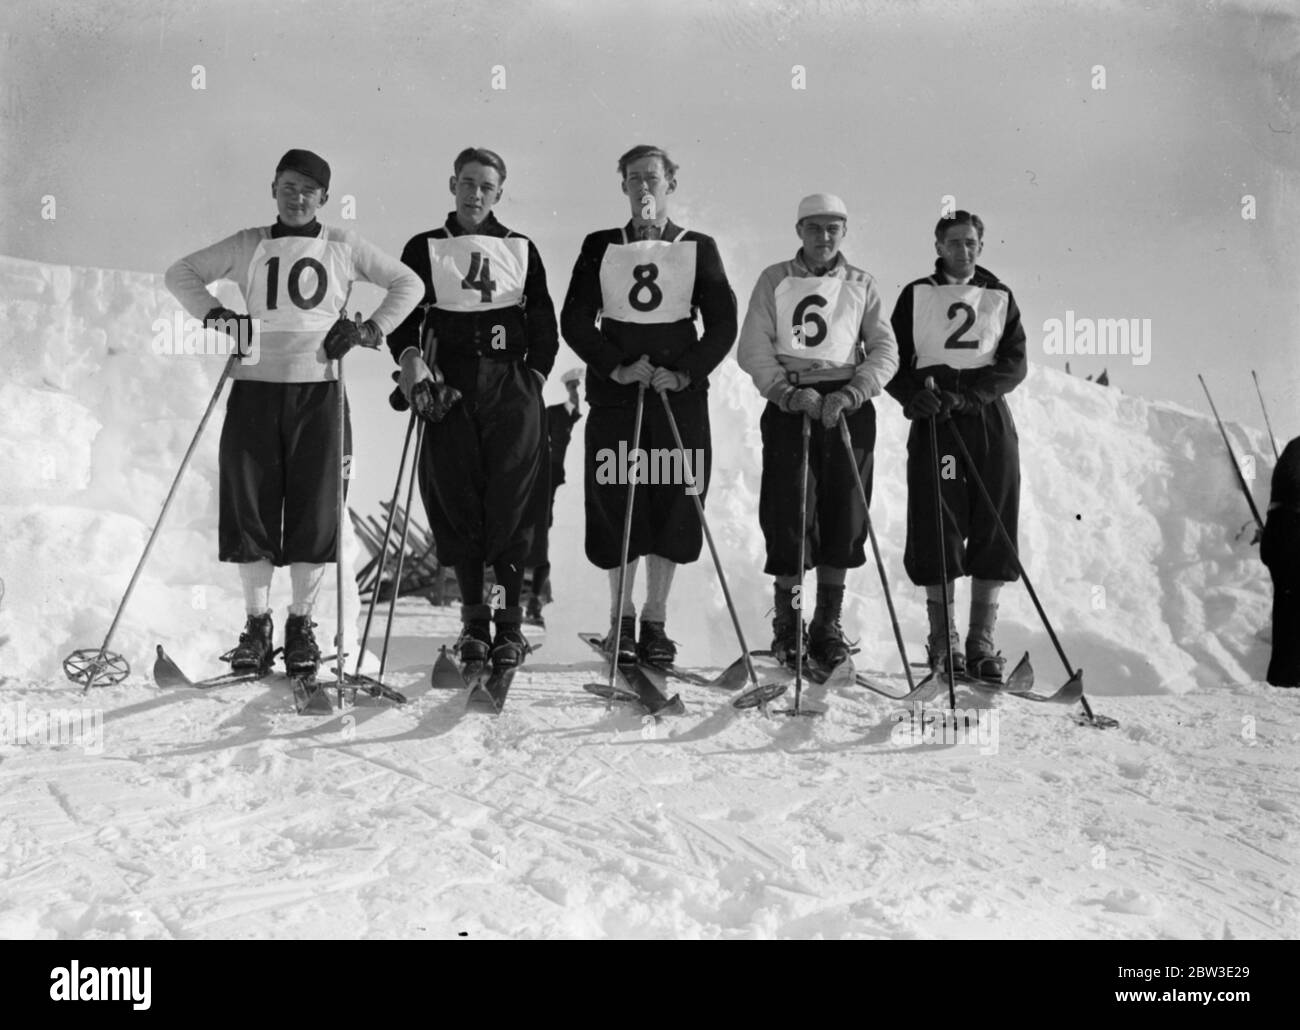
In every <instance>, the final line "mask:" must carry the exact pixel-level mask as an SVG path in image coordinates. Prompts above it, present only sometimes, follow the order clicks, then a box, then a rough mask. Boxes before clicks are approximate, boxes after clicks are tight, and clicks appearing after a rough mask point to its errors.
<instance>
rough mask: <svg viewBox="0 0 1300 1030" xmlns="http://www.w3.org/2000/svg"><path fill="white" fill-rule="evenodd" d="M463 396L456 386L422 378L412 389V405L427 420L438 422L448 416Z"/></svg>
mask: <svg viewBox="0 0 1300 1030" xmlns="http://www.w3.org/2000/svg"><path fill="white" fill-rule="evenodd" d="M460 398H461V392H460V391H459V390H457V389H456V388H455V387H454V386H448V385H447V384H446V383H442V382H436V381H435V380H432V379H421V380H420V381H419V382H418V383H416V384H415V386H414V387H413V388H412V389H411V407H412V408H414V409H415V413H416V414H417V415H418V416H419V417H420V418H422V419H424V420H425V421H426V422H432V423H434V424H437V423H439V422H441V421H442V420H443V419H444V418H446V417H447V413H448V412H449V411H451V409H452V408H453V407H454V406H455V405H456V402H457V401H459V400H460Z"/></svg>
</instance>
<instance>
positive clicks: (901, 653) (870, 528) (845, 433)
mask: <svg viewBox="0 0 1300 1030" xmlns="http://www.w3.org/2000/svg"><path fill="white" fill-rule="evenodd" d="M840 439H841V440H843V441H844V450H845V452H846V453H847V455H848V459H849V468H850V469H852V470H853V482H854V484H855V485H856V486H857V488H858V496H859V497H861V498H862V510H863V511H864V512H866V519H867V537H868V539H870V540H871V553H872V554H874V555H875V557H876V568H877V569H879V570H880V589H881V590H883V591H884V592H885V605H886V607H888V608H889V621H890V622H891V623H892V624H893V626H894V641H895V642H896V643H897V644H898V657H899V658H900V659H901V660H902V662H903V672H904V673H906V674H907V689H908V692H909V693H910V692H911V691H912V690H914V689H915V687H916V684H914V683H913V682H912V666H911V664H910V663H909V662H908V660H907V649H906V648H905V647H904V646H903V631H902V630H901V629H900V628H899V625H898V614H897V612H895V611H894V598H893V596H892V595H891V594H890V592H889V578H888V577H887V576H886V575H885V563H884V561H882V560H881V557H880V544H879V543H877V542H876V527H875V526H874V525H873V524H872V522H871V510H870V508H871V505H869V504H868V503H867V488H866V485H865V484H864V483H863V482H862V473H861V472H860V471H859V470H858V463H857V460H856V459H855V458H854V456H853V438H852V437H851V436H850V435H849V423H848V421H847V420H846V419H845V418H844V415H843V414H841V415H840Z"/></svg>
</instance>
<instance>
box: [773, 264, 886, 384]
mask: <svg viewBox="0 0 1300 1030" xmlns="http://www.w3.org/2000/svg"><path fill="white" fill-rule="evenodd" d="M775 300H776V352H777V354H785V355H787V356H789V357H792V358H803V359H805V360H808V361H815V362H817V364H816V365H814V366H813V367H814V368H837V367H848V366H852V365H856V364H857V363H858V357H857V345H858V338H859V337H860V336H861V334H862V313H863V311H864V310H866V306H867V284H866V283H864V282H850V281H848V280H845V279H839V278H836V277H835V276H829V275H826V276H820V275H819V276H787V277H786V278H785V279H782V280H781V282H780V284H779V285H778V286H777V288H776V295H775Z"/></svg>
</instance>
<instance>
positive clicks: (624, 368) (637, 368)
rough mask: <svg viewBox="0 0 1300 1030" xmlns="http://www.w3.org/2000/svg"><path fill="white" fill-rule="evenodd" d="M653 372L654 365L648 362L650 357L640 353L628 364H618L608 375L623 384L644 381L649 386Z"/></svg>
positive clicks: (628, 384)
mask: <svg viewBox="0 0 1300 1030" xmlns="http://www.w3.org/2000/svg"><path fill="white" fill-rule="evenodd" d="M654 373H655V367H654V365H652V364H650V359H649V358H647V357H646V356H645V355H644V354H642V355H641V356H640V357H639V358H637V359H636V361H634V362H633V363H632V364H630V365H619V366H618V367H617V368H615V369H614V371H612V372H611V373H610V374H609V377H610V379H612V380H614V382H616V383H621V384H623V385H624V386H630V385H631V384H632V383H645V384H646V385H647V386H649V385H650V380H651V379H652V378H653V377H654Z"/></svg>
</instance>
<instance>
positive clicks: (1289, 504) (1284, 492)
mask: <svg viewBox="0 0 1300 1030" xmlns="http://www.w3.org/2000/svg"><path fill="white" fill-rule="evenodd" d="M1259 557H1260V560H1261V561H1263V563H1264V565H1265V566H1266V567H1267V568H1268V573H1269V575H1270V576H1271V577H1272V579H1273V653H1272V655H1271V656H1270V657H1269V662H1268V677H1267V678H1268V682H1269V683H1271V684H1272V685H1273V686H1275V687H1300V437H1296V438H1295V439H1294V440H1292V441H1291V442H1290V443H1288V444H1287V445H1286V447H1285V448H1283V450H1282V456H1281V457H1280V458H1278V461H1277V467H1276V468H1275V469H1273V483H1272V490H1271V493H1270V495H1269V500H1268V514H1267V515H1266V516H1265V519H1264V535H1263V537H1262V538H1261V540H1260V546H1259Z"/></svg>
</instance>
